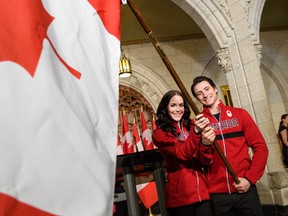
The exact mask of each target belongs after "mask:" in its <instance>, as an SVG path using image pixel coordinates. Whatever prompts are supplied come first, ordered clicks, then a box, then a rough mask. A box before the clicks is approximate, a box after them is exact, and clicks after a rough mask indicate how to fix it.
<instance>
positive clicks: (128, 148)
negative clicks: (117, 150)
mask: <svg viewBox="0 0 288 216" xmlns="http://www.w3.org/2000/svg"><path fill="white" fill-rule="evenodd" d="M122 147H123V152H124V154H129V153H134V145H133V142H132V137H131V133H130V130H129V126H128V123H127V119H126V114H125V111H124V110H123V113H122Z"/></svg>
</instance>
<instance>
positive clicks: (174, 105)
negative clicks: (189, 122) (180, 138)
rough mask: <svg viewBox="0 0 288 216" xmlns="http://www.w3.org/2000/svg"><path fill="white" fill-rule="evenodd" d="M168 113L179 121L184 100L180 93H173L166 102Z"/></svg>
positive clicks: (182, 111)
mask: <svg viewBox="0 0 288 216" xmlns="http://www.w3.org/2000/svg"><path fill="white" fill-rule="evenodd" d="M167 109H168V115H169V116H170V118H171V119H173V120H174V121H176V122H179V121H180V120H181V118H182V116H183V114H184V100H183V98H182V97H181V96H180V95H174V96H173V97H172V98H171V99H170V102H169V104H168V107H167Z"/></svg>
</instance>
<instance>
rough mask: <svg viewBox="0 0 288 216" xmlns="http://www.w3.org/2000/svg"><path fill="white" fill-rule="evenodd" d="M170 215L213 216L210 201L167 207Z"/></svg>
mask: <svg viewBox="0 0 288 216" xmlns="http://www.w3.org/2000/svg"><path fill="white" fill-rule="evenodd" d="M167 210H168V212H169V215H170V216H213V211H212V207H211V203H210V201H203V202H199V203H195V204H191V205H187V206H181V207H177V208H170V209H167Z"/></svg>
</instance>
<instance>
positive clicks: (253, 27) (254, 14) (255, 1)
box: [246, 0, 265, 44]
mask: <svg viewBox="0 0 288 216" xmlns="http://www.w3.org/2000/svg"><path fill="white" fill-rule="evenodd" d="M246 4H248V6H247V9H246V10H248V11H247V14H248V22H249V28H250V31H251V36H252V41H253V43H254V44H259V33H260V22H261V15H262V12H263V8H264V4H265V1H259V0H250V4H249V2H248V0H246Z"/></svg>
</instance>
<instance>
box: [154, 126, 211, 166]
mask: <svg viewBox="0 0 288 216" xmlns="http://www.w3.org/2000/svg"><path fill="white" fill-rule="evenodd" d="M152 138H153V142H154V144H155V145H156V146H157V147H158V149H159V150H160V151H161V152H162V153H164V154H168V155H171V156H173V157H176V158H177V159H180V160H191V159H192V158H193V157H198V160H199V161H200V162H201V163H202V162H204V163H203V165H209V164H210V163H211V159H212V153H211V152H212V150H211V147H209V146H204V145H203V144H200V142H201V135H198V134H195V132H194V130H193V129H191V131H190V134H189V136H188V137H187V139H186V140H185V141H184V142H182V141H179V140H178V139H177V138H176V137H174V136H173V135H172V134H171V133H169V132H164V131H162V130H161V129H156V130H155V131H154V133H153V136H152ZM202 154H203V155H202Z"/></svg>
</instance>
